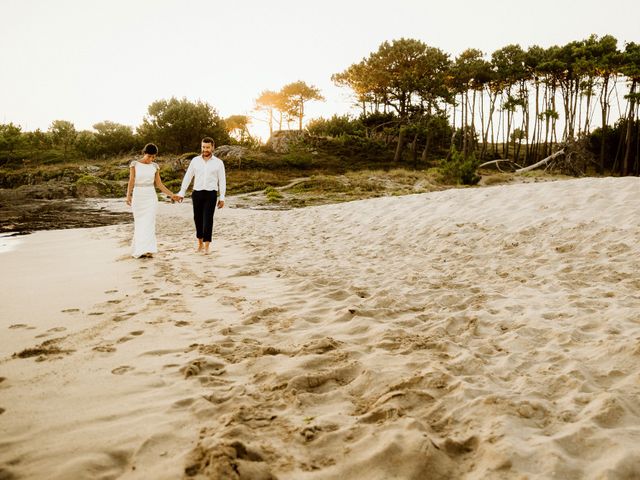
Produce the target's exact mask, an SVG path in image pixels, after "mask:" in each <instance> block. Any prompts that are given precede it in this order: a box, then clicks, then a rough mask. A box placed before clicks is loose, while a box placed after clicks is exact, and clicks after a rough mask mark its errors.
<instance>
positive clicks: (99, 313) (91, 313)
mask: <svg viewBox="0 0 640 480" xmlns="http://www.w3.org/2000/svg"><path fill="white" fill-rule="evenodd" d="M87 315H90V316H94V317H95V316H98V315H104V312H89V313H88V314H87Z"/></svg>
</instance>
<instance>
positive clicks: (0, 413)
mask: <svg viewBox="0 0 640 480" xmlns="http://www.w3.org/2000/svg"><path fill="white" fill-rule="evenodd" d="M4 412H6V410H5V409H4V408H2V407H0V415H2V414H3V413H4Z"/></svg>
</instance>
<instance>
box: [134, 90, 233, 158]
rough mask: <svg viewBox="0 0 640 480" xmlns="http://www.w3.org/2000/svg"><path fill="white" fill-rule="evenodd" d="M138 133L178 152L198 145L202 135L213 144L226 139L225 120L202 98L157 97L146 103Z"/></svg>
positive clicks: (163, 148) (171, 150) (163, 147)
mask: <svg viewBox="0 0 640 480" xmlns="http://www.w3.org/2000/svg"><path fill="white" fill-rule="evenodd" d="M147 112H148V113H147V115H146V116H145V118H144V120H143V122H142V125H140V126H139V127H138V135H140V137H142V139H143V140H144V141H145V142H154V143H158V144H159V145H161V148H162V150H164V151H167V152H173V153H181V152H185V151H188V150H195V149H198V148H199V146H200V140H201V139H202V137H205V136H209V137H212V138H213V139H214V140H215V142H216V145H222V144H225V143H229V134H228V133H227V131H226V128H225V125H224V120H222V119H221V118H220V117H219V116H218V113H217V111H216V110H215V109H214V108H213V107H212V106H211V105H209V104H208V103H205V102H201V101H198V102H195V103H194V102H190V101H188V100H187V99H186V98H183V99H181V100H178V99H176V98H174V97H172V98H170V99H169V100H158V101H155V102H153V103H152V104H151V105H149V108H148V111H147Z"/></svg>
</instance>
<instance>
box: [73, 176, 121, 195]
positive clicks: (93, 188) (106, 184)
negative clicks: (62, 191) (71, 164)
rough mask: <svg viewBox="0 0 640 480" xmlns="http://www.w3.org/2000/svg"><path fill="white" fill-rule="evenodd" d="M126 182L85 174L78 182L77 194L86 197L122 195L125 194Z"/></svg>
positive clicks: (76, 185)
mask: <svg viewBox="0 0 640 480" xmlns="http://www.w3.org/2000/svg"><path fill="white" fill-rule="evenodd" d="M125 184H126V182H123V181H120V182H119V181H114V180H104V179H102V178H98V177H94V176H93V175H83V176H82V177H80V178H79V179H78V180H77V181H76V183H75V188H76V196H78V197H80V198H86V197H121V196H123V195H124V192H125V190H126V188H125V187H124V185H125Z"/></svg>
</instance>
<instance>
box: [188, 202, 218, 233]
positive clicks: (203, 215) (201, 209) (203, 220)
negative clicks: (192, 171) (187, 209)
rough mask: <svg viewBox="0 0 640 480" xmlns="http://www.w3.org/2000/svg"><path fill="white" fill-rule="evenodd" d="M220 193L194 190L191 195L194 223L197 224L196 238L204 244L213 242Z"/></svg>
mask: <svg viewBox="0 0 640 480" xmlns="http://www.w3.org/2000/svg"><path fill="white" fill-rule="evenodd" d="M217 199H218V192H217V191H215V190H194V191H193V192H192V193H191V201H192V202H193V221H194V222H195V224H196V237H198V238H199V239H202V241H203V242H210V241H211V233H212V232H213V214H214V213H215V211H216V200H217Z"/></svg>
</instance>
